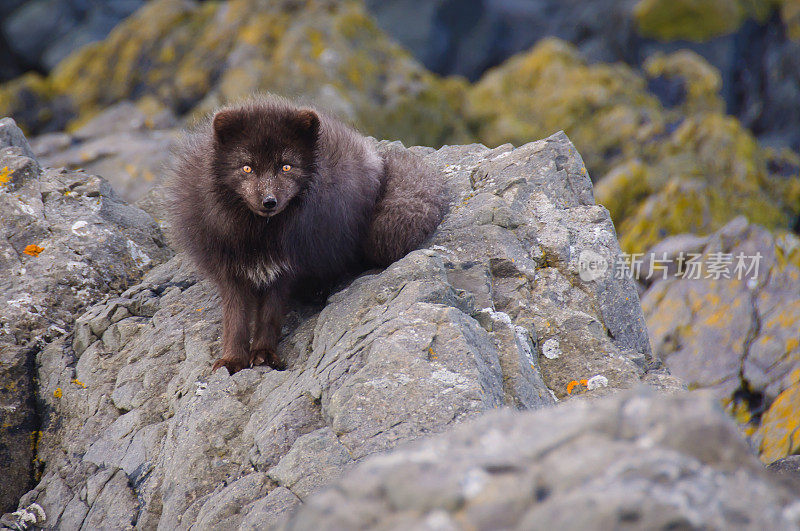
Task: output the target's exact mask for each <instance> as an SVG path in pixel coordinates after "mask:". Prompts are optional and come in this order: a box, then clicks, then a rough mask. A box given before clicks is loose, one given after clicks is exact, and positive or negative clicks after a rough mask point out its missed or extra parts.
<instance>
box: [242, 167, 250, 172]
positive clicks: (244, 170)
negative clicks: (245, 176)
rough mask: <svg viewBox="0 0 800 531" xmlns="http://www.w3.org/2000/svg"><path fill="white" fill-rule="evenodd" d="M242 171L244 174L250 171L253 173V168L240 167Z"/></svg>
mask: <svg viewBox="0 0 800 531" xmlns="http://www.w3.org/2000/svg"><path fill="white" fill-rule="evenodd" d="M242 171H243V172H245V173H250V172H251V171H253V168H251V167H250V166H242Z"/></svg>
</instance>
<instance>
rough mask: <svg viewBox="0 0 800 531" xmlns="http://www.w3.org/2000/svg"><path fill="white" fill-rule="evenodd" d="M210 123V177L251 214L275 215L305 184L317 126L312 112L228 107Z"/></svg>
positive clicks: (311, 171)
mask: <svg viewBox="0 0 800 531" xmlns="http://www.w3.org/2000/svg"><path fill="white" fill-rule="evenodd" d="M212 125H213V131H214V142H213V146H214V148H213V149H214V154H213V155H214V156H213V167H214V173H215V176H214V178H215V179H218V184H220V185H221V186H222V187H223V188H225V189H227V190H228V191H229V192H233V193H235V194H237V195H238V197H239V198H241V200H242V201H243V202H244V203H245V205H247V207H248V208H249V209H250V210H251V211H252V212H253V214H255V215H257V216H261V217H264V218H270V217H272V216H276V215H278V214H280V213H281V212H282V211H283V210H284V209H285V208H286V207H287V206H288V205H290V204H291V203H292V201H293V200H296V198H297V197H298V195H300V194H302V192H303V191H304V190H305V189H306V188H307V186H308V185H309V183H310V181H311V179H312V177H313V174H314V159H315V157H314V152H315V149H316V144H317V139H318V136H319V125H320V121H319V116H318V115H317V113H316V112H315V111H313V110H312V109H298V108H293V107H288V106H287V107H283V106H273V105H268V104H265V105H258V104H255V105H250V106H247V107H240V108H228V109H223V110H221V111H219V112H217V113H216V114H215V115H214V119H213V122H212Z"/></svg>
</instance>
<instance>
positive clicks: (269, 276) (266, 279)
mask: <svg viewBox="0 0 800 531" xmlns="http://www.w3.org/2000/svg"><path fill="white" fill-rule="evenodd" d="M289 269H290V267H289V264H288V263H286V262H277V263H276V262H272V261H266V262H258V263H256V264H253V265H248V266H242V268H241V271H242V273H243V274H244V276H245V277H247V279H248V280H250V282H252V283H253V284H256V285H258V286H268V285H269V284H272V282H273V281H274V280H275V279H276V278H278V277H279V276H280V274H281V273H285V272H287V271H289Z"/></svg>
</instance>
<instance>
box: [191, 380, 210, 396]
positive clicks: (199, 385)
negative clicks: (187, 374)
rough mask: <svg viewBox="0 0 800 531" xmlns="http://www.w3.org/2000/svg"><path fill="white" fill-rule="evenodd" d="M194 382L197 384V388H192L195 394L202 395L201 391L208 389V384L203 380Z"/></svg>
mask: <svg viewBox="0 0 800 531" xmlns="http://www.w3.org/2000/svg"><path fill="white" fill-rule="evenodd" d="M194 384H195V385H196V386H197V389H195V390H194V394H195V396H203V393H205V392H206V389H208V384H207V383H205V382H195V383H194Z"/></svg>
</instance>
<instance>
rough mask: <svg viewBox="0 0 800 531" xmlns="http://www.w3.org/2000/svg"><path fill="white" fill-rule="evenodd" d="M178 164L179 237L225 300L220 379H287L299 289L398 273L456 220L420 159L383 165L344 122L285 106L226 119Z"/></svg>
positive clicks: (264, 103)
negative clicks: (251, 374)
mask: <svg viewBox="0 0 800 531" xmlns="http://www.w3.org/2000/svg"><path fill="white" fill-rule="evenodd" d="M175 160H176V162H175V165H174V170H173V177H172V179H171V184H170V190H169V197H170V211H171V215H172V228H173V234H174V236H175V238H176V240H177V242H178V244H179V245H180V246H181V247H182V248H184V249H185V250H186V251H187V252H188V253H189V255H190V256H191V258H192V259H193V260H194V262H195V264H196V265H197V266H198V268H199V269H200V270H201V272H203V273H204V274H205V275H207V276H208V277H209V278H211V279H212V280H213V281H214V282H215V283H216V284H217V286H218V288H219V292H220V297H221V299H222V306H223V352H222V357H221V358H220V359H218V360H217V362H216V363H215V364H214V370H216V369H217V368H219V367H221V366H225V367H227V368H228V370H229V371H230V372H231V373H234V372H236V371H238V370H240V369H242V368H244V367H249V366H251V365H254V364H259V363H264V362H266V363H269V365H271V366H272V367H274V368H281V367H282V366H283V363H282V361H281V360H280V359H279V358H278V356H277V353H276V349H277V343H278V339H279V334H280V328H281V322H282V319H283V314H284V312H285V307H286V303H287V300H288V297H289V294H290V292H291V291H292V289H293V288H294V287H295V286H296V285H298V284H301V283H304V282H307V281H315V282H318V281H322V282H330V281H334V280H336V279H339V278H341V277H342V276H344V275H347V274H353V273H355V272H357V271H358V270H360V269H363V268H365V267H367V266H370V265H372V266H378V267H384V266H387V265H389V264H390V263H392V262H394V261H395V260H397V259H399V258H401V257H402V256H404V255H405V254H406V253H408V252H409V251H411V250H413V249H414V248H416V247H418V246H419V245H420V244H421V243H422V242H423V241H424V240H425V239H426V238H427V237H428V236H429V235H430V233H431V232H433V230H434V229H435V228H436V226H437V225H438V224H439V222H440V221H441V219H442V216H443V214H444V209H445V200H444V194H443V188H442V181H441V178H440V176H439V175H438V174H437V173H436V172H434V171H433V170H432V169H431V168H430V167H429V166H428V165H426V164H425V163H424V162H423V161H422V160H421V159H420V158H419V157H417V156H415V155H413V154H411V153H409V152H407V151H404V150H400V149H389V150H387V151H386V152H385V153H384V154H383V156H380V155H378V153H377V151H376V149H375V145H374V143H373V142H372V141H370V140H368V139H366V138H364V137H363V136H361V135H360V134H358V133H357V132H356V131H354V130H352V129H350V128H349V127H347V126H345V125H344V124H342V123H341V122H339V121H337V120H335V119H333V118H331V117H329V116H327V115H325V114H323V113H320V112H319V111H316V110H314V109H310V108H301V107H297V106H295V105H293V104H291V103H290V102H288V101H286V100H283V99H281V98H276V97H268V98H262V99H257V100H254V101H251V102H249V103H246V104H243V105H239V106H235V107H228V108H224V109H222V110H220V111H219V112H217V113H216V114H215V116H214V118H213V120H211V121H209V122H208V123H206V124H204V125H203V126H201V127H199V128H198V129H197V130H196V131H195V132H194V133H192V134H189V135H188V136H187V138H186V139H185V141H184V142H183V144H182V145H181V146H180V147H179V148H178V150H177V152H176V157H175ZM285 165H288V168H289V169H288V170H286V171H284V169H283V168H284V167H285ZM244 166H249V167H250V168H251V169H252V171H251V172H249V173H247V172H245V171H244V170H243V167H244ZM272 199H274V203H275V204H274V207H273V208H272V210H269V211H268V210H267V208H266V207H267V206H272V202H271V200H272Z"/></svg>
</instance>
